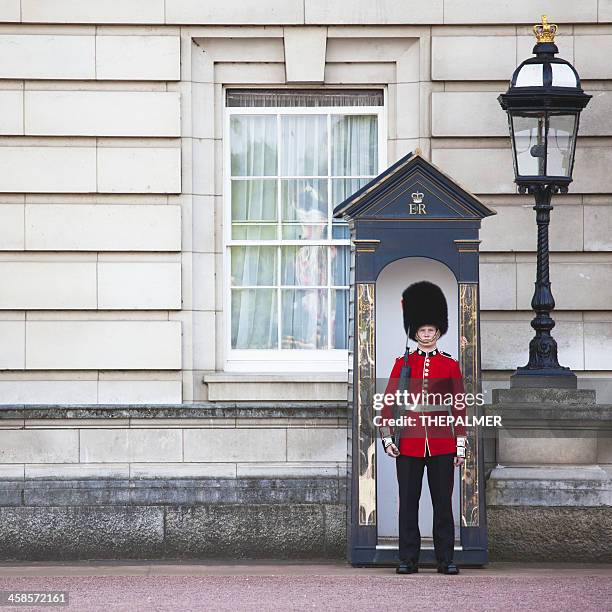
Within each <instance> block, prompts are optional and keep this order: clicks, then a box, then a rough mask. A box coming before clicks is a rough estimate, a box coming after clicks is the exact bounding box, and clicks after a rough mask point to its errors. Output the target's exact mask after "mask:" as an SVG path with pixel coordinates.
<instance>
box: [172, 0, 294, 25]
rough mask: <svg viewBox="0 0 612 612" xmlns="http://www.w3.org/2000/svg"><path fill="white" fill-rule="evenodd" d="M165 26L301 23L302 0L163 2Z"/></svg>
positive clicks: (177, 0)
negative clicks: (172, 24) (171, 24)
mask: <svg viewBox="0 0 612 612" xmlns="http://www.w3.org/2000/svg"><path fill="white" fill-rule="evenodd" d="M166 23H177V24H181V25H182V24H197V25H236V24H244V25H254V24H263V25H273V24H283V25H286V24H292V23H293V24H302V23H304V3H303V1H302V0H282V1H279V0H243V1H242V2H240V3H234V2H225V3H221V2H201V0H166Z"/></svg>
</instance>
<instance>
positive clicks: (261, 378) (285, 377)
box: [202, 372, 348, 384]
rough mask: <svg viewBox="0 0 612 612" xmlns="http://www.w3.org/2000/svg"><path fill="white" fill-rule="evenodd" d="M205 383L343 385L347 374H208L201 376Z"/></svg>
mask: <svg viewBox="0 0 612 612" xmlns="http://www.w3.org/2000/svg"><path fill="white" fill-rule="evenodd" d="M202 382H205V383H241V382H249V383H252V382H254V383H294V382H307V383H316V382H323V383H343V384H347V382H348V373H347V372H308V373H303V372H295V373H283V374H274V373H263V372H262V373H261V374H253V373H249V372H208V373H206V374H204V375H203V376H202Z"/></svg>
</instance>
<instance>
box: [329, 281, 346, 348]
mask: <svg viewBox="0 0 612 612" xmlns="http://www.w3.org/2000/svg"><path fill="white" fill-rule="evenodd" d="M331 300H332V302H331V313H332V314H331V316H332V320H331V330H332V346H331V348H334V349H346V348H348V305H349V290H348V289H332V291H331Z"/></svg>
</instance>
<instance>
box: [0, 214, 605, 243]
mask: <svg viewBox="0 0 612 612" xmlns="http://www.w3.org/2000/svg"><path fill="white" fill-rule="evenodd" d="M0 210H2V209H0ZM0 231H1V230H0ZM584 250H585V251H612V206H609V205H608V204H603V203H602V204H597V205H594V206H587V205H585V207H584Z"/></svg>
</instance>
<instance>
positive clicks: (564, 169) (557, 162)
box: [546, 114, 576, 176]
mask: <svg viewBox="0 0 612 612" xmlns="http://www.w3.org/2000/svg"><path fill="white" fill-rule="evenodd" d="M575 128H576V115H574V114H570V115H550V117H549V119H548V148H547V155H546V173H547V174H548V175H549V176H570V175H571V172H572V158H573V157H574V140H575V137H576V134H575V132H576V129H575Z"/></svg>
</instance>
